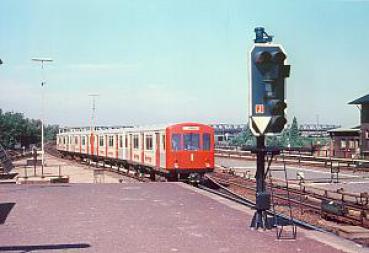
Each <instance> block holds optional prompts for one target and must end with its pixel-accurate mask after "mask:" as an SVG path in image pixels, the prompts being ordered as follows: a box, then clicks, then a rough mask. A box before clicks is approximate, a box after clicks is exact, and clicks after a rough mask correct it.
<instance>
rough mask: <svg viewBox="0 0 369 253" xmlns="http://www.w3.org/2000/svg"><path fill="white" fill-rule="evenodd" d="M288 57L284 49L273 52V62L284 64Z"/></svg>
mask: <svg viewBox="0 0 369 253" xmlns="http://www.w3.org/2000/svg"><path fill="white" fill-rule="evenodd" d="M286 58H287V57H286V55H285V54H284V53H283V52H282V51H274V52H272V59H273V62H274V63H276V64H283V63H284V60H286Z"/></svg>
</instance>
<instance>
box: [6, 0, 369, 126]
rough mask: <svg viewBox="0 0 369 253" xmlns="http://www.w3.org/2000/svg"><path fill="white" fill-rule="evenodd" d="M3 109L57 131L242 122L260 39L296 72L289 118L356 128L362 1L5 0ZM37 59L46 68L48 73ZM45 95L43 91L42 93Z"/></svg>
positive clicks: (364, 90) (363, 42) (365, 40)
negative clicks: (268, 37) (277, 48)
mask: <svg viewBox="0 0 369 253" xmlns="http://www.w3.org/2000/svg"><path fill="white" fill-rule="evenodd" d="M0 10H1V15H0V59H2V61H3V65H1V66H0V94H1V95H0V108H1V109H2V110H3V111H14V112H23V113H24V114H25V116H26V117H30V118H40V117H41V116H42V106H41V104H42V103H41V93H42V89H43V92H44V96H45V102H44V103H45V109H44V115H45V121H46V123H48V124H59V125H61V126H88V125H89V124H90V119H91V111H92V101H91V97H89V96H88V95H89V94H99V97H97V98H96V124H97V125H125V124H134V125H150V124H157V123H169V122H184V121H195V122H203V123H246V122H247V121H248V85H249V84H248V71H247V69H248V54H249V51H250V49H251V47H252V46H253V39H254V36H255V35H254V28H255V27H258V26H263V27H265V29H266V31H267V32H268V33H269V34H272V35H274V42H275V43H278V44H281V45H283V47H284V48H285V50H286V53H287V60H288V64H291V76H290V78H289V79H288V80H287V84H286V85H287V86H286V87H287V88H286V89H287V103H288V110H287V113H288V118H289V120H290V121H291V119H292V117H293V116H296V117H297V120H298V122H299V123H301V124H302V123H316V122H317V121H318V122H319V123H322V124H340V125H342V126H355V125H357V124H358V123H359V110H358V109H357V108H356V107H355V106H352V105H348V102H350V101H352V100H354V99H356V98H358V97H361V96H363V95H366V94H368V93H369V69H368V64H367V62H368V58H369V47H368V46H367V45H369V29H367V28H368V26H369V15H368V13H369V0H368V1H363V0H346V1H345V0H309V1H302V0H278V1H274V0H270V1H248V0H240V1H236V0H202V1H198V0H186V1H185V0H183V1H175V0H172V1H170V0H163V1H156V0H152V1H148V0H143V1H140V0H135V1H123V0H101V1H97V0H96V1H93V0H86V1H84V0H80V1H77V0H54V1H48V0H28V1H27V0H0ZM34 57H46V58H52V59H53V62H52V63H47V64H45V66H44V71H42V70H41V65H40V64H39V63H36V62H32V61H31V59H32V58H34ZM42 80H46V84H45V85H44V86H43V88H41V84H40V83H41V81H42Z"/></svg>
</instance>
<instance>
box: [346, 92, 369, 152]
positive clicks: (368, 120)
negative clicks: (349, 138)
mask: <svg viewBox="0 0 369 253" xmlns="http://www.w3.org/2000/svg"><path fill="white" fill-rule="evenodd" d="M349 104H351V105H356V106H358V108H359V109H360V154H361V156H362V157H363V158H365V159H368V158H369V94H367V95H365V96H363V97H361V98H358V99H356V100H354V101H352V102H350V103H349Z"/></svg>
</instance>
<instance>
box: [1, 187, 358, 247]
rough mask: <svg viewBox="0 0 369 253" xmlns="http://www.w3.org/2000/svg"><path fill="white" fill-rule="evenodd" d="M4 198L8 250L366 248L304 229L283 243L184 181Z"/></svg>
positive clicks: (44, 190)
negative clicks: (296, 237) (7, 213)
mask: <svg viewBox="0 0 369 253" xmlns="http://www.w3.org/2000/svg"><path fill="white" fill-rule="evenodd" d="M0 196H1V203H2V204H1V206H0V207H1V209H2V212H1V213H2V215H3V216H4V213H6V212H7V210H6V209H8V211H9V210H10V209H11V208H12V209H11V210H10V212H9V215H8V217H7V218H6V220H5V223H4V224H2V225H0V251H2V252H4V251H5V252H65V251H68V252H69V251H73V252H252V253H255V252H271V251H273V252H274V253H278V252H283V253H287V252H314V253H319V252H343V251H341V250H342V249H343V250H344V251H346V252H360V251H362V250H363V249H362V248H360V247H358V246H357V245H355V244H353V243H351V242H347V241H345V240H342V239H338V238H337V237H335V236H331V235H327V234H322V233H317V232H311V231H310V232H306V231H303V230H301V229H300V230H299V232H298V239H297V240H296V241H278V240H276V237H275V233H274V231H268V232H263V231H252V230H250V228H249V227H248V225H249V223H250V219H251V211H250V210H249V209H247V208H245V207H241V206H239V205H236V204H234V203H232V202H230V201H228V200H224V199H221V198H219V197H215V196H214V195H211V194H209V193H205V192H203V191H201V190H199V189H195V188H193V187H190V186H187V185H184V184H180V183H146V184H69V185H2V186H0ZM6 203H8V204H6ZM12 203H15V205H14V206H13V207H12V205H13V204H12ZM3 218H4V217H3ZM3 222H4V219H3ZM0 224H1V222H0ZM318 239H319V240H321V241H318ZM322 241H323V242H322ZM332 245H334V247H332ZM335 247H338V248H339V249H341V250H339V249H337V248H335Z"/></svg>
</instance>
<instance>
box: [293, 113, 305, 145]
mask: <svg viewBox="0 0 369 253" xmlns="http://www.w3.org/2000/svg"><path fill="white" fill-rule="evenodd" d="M289 143H290V145H291V147H294V148H299V147H302V146H304V142H303V139H302V138H301V135H300V131H299V126H298V124H297V119H296V117H293V120H292V124H291V127H290V129H289Z"/></svg>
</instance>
